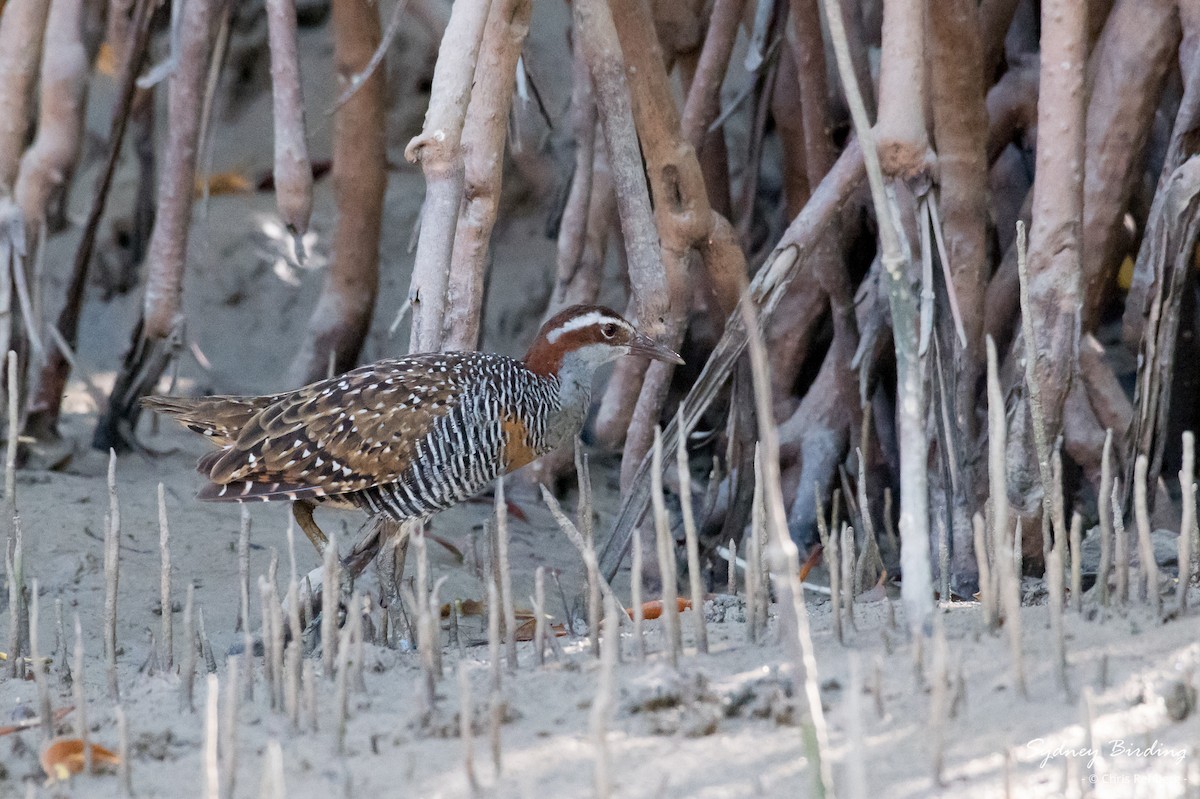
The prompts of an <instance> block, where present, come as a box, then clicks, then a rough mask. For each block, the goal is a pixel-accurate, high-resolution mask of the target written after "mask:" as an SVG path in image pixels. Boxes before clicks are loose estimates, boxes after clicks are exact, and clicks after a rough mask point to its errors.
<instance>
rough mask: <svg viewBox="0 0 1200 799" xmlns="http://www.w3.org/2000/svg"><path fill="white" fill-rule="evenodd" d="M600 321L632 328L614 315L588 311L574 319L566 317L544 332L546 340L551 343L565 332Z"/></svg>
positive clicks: (628, 328) (627, 328)
mask: <svg viewBox="0 0 1200 799" xmlns="http://www.w3.org/2000/svg"><path fill="white" fill-rule="evenodd" d="M601 322H612V323H613V324H615V325H620V326H621V327H623V328H625V329H626V330H632V328H631V327H630V326H629V324H628V323H626V322H625V321H624V320H623V319H618V318H616V317H615V316H612V315H610V314H606V313H604V312H603V311H589V312H588V313H585V314H584V315H583V316H576V317H575V318H574V319H568V320H567V321H566V323H564V324H562V325H559V326H558V327H556V328H554V329H553V330H551V331H550V332H549V333H547V334H546V340H547V341H549V342H550V343H551V344H553V343H555V342H556V341H558V340H559V339H560V338H562V337H563V336H564V335H565V334H567V333H570V332H572V331H574V330H579V329H581V328H584V327H589V326H591V325H596V324H600V323H601Z"/></svg>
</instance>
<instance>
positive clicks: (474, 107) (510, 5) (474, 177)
mask: <svg viewBox="0 0 1200 799" xmlns="http://www.w3.org/2000/svg"><path fill="white" fill-rule="evenodd" d="M531 11H532V2H531V0H494V2H493V3H492V8H491V11H490V12H489V16H488V24H487V26H486V27H485V29H484V34H483V42H482V44H481V45H480V49H479V59H478V63H477V64H476V67H475V85H474V87H473V88H472V90H471V103H470V105H469V106H467V119H466V124H465V126H464V127H463V136H462V149H463V166H464V175H465V183H464V190H463V191H464V193H463V203H462V208H461V209H460V210H459V216H458V226H457V228H456V229H455V233H454V250H453V253H454V254H453V257H452V259H451V263H452V264H453V267H452V268H451V270H450V276H449V282H448V285H447V286H446V310H445V315H444V318H443V331H442V338H443V349H446V350H473V349H476V348H477V347H478V346H479V326H480V323H481V320H482V317H483V287H484V275H485V273H486V270H487V262H488V245H489V243H490V241H491V237H492V228H493V227H494V226H495V224H496V214H497V212H498V211H499V206H500V188H501V182H502V180H503V177H504V149H505V148H504V143H505V141H506V139H507V134H508V119H509V111H510V109H511V106H512V96H513V90H514V88H515V87H516V82H517V62H518V59H519V58H520V56H521V48H522V46H523V45H524V43H525V36H526V34H528V33H529V16H530V12H531Z"/></svg>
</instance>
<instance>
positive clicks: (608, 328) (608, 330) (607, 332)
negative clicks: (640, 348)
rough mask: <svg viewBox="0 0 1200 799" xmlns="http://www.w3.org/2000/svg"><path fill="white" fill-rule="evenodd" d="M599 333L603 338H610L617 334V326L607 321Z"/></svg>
mask: <svg viewBox="0 0 1200 799" xmlns="http://www.w3.org/2000/svg"><path fill="white" fill-rule="evenodd" d="M600 334H601V335H602V336H604V337H605V338H612V337H613V336H615V335H617V326H616V325H614V324H613V323H612V322H609V323H608V324H606V325H605V326H604V327H602V328H600Z"/></svg>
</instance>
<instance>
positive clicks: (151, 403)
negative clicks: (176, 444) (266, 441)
mask: <svg viewBox="0 0 1200 799" xmlns="http://www.w3.org/2000/svg"><path fill="white" fill-rule="evenodd" d="M281 396H283V395H280V394H272V395H268V396H263V397H235V396H228V395H216V396H210V397H164V396H153V397H145V398H143V399H142V407H144V408H148V409H149V410H152V411H155V412H156V413H162V414H165V415H167V416H170V417H171V418H173V419H175V420H176V421H177V422H179V423H180V424H182V425H184V426H185V427H187V428H188V429H189V430H191V431H193V432H195V433H199V434H200V435H202V436H206V437H208V438H210V439H212V441H213V443H215V444H217V445H218V446H222V447H224V446H229V445H230V444H232V443H233V442H234V441H235V440H236V439H237V437H238V433H239V432H240V431H241V429H242V428H243V427H245V426H246V423H247V422H249V421H250V420H251V419H252V418H254V417H255V416H256V415H258V414H259V413H260V412H261V411H262V410H263V409H264V408H266V407H268V406H270V405H271V404H272V403H275V402H277V401H278V400H279V399H280V397H281Z"/></svg>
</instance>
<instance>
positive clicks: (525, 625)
mask: <svg viewBox="0 0 1200 799" xmlns="http://www.w3.org/2000/svg"><path fill="white" fill-rule="evenodd" d="M535 632H537V619H526V620H525V621H523V622H521V623H520V624H518V625H517V632H516V639H517V640H518V641H532V640H533V635H534V633H535ZM550 634H551V635H553V636H554V637H555V638H561V637H562V636H564V635H566V634H567V628H566V626H565V625H562V624H551V625H550Z"/></svg>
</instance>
